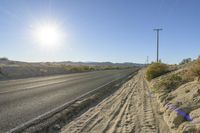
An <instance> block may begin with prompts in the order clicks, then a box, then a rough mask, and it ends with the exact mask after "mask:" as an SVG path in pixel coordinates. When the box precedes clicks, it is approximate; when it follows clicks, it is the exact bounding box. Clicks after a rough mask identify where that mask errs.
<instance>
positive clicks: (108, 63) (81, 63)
mask: <svg viewBox="0 0 200 133" xmlns="http://www.w3.org/2000/svg"><path fill="white" fill-rule="evenodd" d="M58 64H64V65H86V66H115V67H135V66H137V67H141V66H144V65H143V64H138V63H130V62H125V63H112V62H72V61H65V62H58Z"/></svg>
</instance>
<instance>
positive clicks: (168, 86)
mask: <svg viewBox="0 0 200 133" xmlns="http://www.w3.org/2000/svg"><path fill="white" fill-rule="evenodd" d="M186 82H187V81H186V80H184V79H183V78H182V77H181V76H179V75H177V74H172V75H169V76H168V77H166V78H164V79H162V80H160V81H158V82H157V83H156V84H154V86H153V88H154V91H162V90H165V91H168V92H171V91H172V90H175V89H176V88H178V87H179V86H180V85H182V84H184V83H186Z"/></svg>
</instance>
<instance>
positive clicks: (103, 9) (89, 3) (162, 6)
mask: <svg viewBox="0 0 200 133" xmlns="http://www.w3.org/2000/svg"><path fill="white" fill-rule="evenodd" d="M199 6H200V1H199V0H0V57H7V58H9V59H11V60H19V61H28V62H41V61H68V60H70V61H98V62H104V61H111V62H136V63H145V62H146V58H147V56H148V57H149V62H151V61H155V60H156V32H155V31H153V29H154V28H162V29H163V30H162V31H161V32H160V59H161V60H162V62H165V63H179V62H180V61H181V60H182V59H183V58H189V57H190V58H196V57H198V56H199V55H200V30H199V24H200V8H199ZM46 23H50V24H54V25H56V26H57V27H59V28H58V29H59V34H61V33H62V41H59V42H58V43H59V44H58V43H57V45H54V46H53V47H51V48H49V46H48V45H46V46H45V47H44V46H42V45H41V44H40V42H39V41H38V40H37V39H36V38H35V37H33V32H34V31H35V29H36V28H37V26H38V25H42V26H44V25H45V24H46ZM47 39H51V37H49V38H47Z"/></svg>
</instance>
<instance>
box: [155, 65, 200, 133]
mask: <svg viewBox="0 0 200 133" xmlns="http://www.w3.org/2000/svg"><path fill="white" fill-rule="evenodd" d="M190 66H192V65H190ZM189 72H190V68H189V67H188V66H187V67H186V66H185V67H183V68H180V69H178V70H176V71H173V72H170V73H168V74H166V75H163V76H160V77H158V78H156V79H154V80H152V81H151V89H152V90H154V91H155V92H156V93H155V95H156V97H157V102H158V103H159V108H160V112H161V113H162V114H163V117H164V120H165V122H166V123H167V125H168V127H169V128H170V131H171V132H172V133H199V132H200V83H199V81H197V80H194V79H192V78H193V77H191V75H190V74H189Z"/></svg>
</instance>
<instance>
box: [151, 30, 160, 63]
mask: <svg viewBox="0 0 200 133" xmlns="http://www.w3.org/2000/svg"><path fill="white" fill-rule="evenodd" d="M153 30H154V31H156V32H157V62H159V31H161V30H162V29H153Z"/></svg>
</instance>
